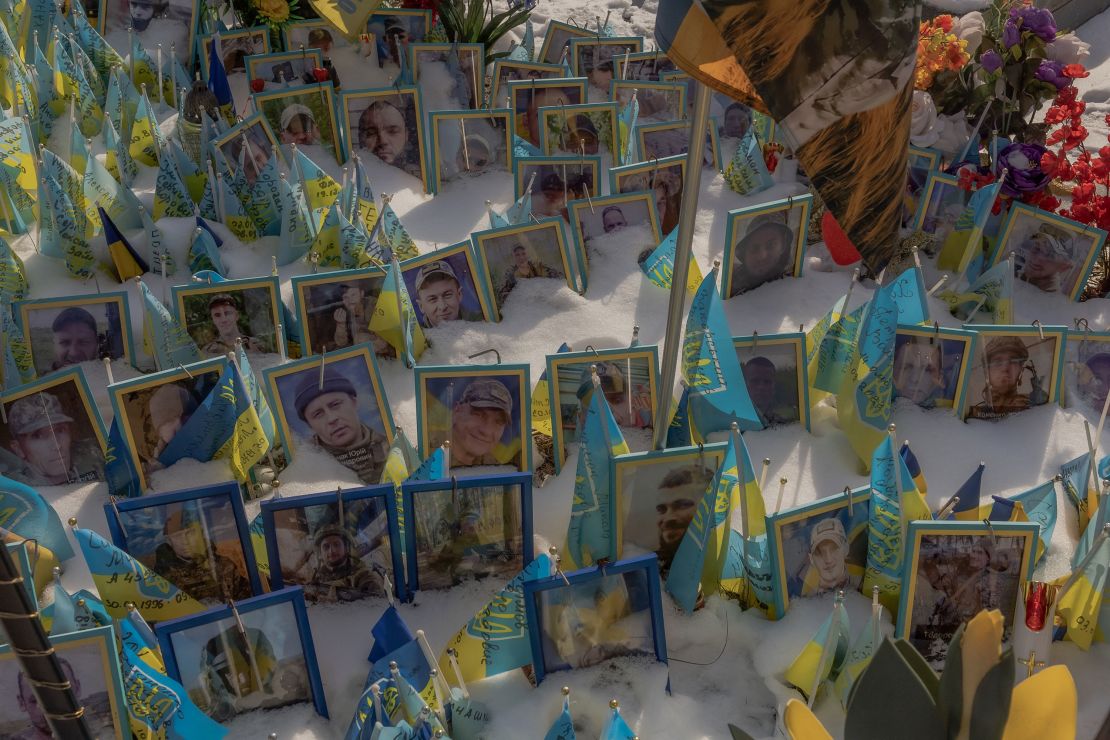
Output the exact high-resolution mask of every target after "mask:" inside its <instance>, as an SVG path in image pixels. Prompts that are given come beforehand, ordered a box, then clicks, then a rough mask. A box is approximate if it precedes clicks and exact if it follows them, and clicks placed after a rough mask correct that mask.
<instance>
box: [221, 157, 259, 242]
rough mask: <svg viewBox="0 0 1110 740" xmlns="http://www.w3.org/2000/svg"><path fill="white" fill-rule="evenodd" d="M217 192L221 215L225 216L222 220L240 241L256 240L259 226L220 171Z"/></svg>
mask: <svg viewBox="0 0 1110 740" xmlns="http://www.w3.org/2000/svg"><path fill="white" fill-rule="evenodd" d="M216 192H217V197H218V198H219V203H220V215H221V216H223V218H222V219H221V220H222V221H223V222H224V223H225V224H226V225H227V228H228V230H230V231H231V233H232V234H234V235H235V237H236V238H237V239H239V241H242V242H253V241H256V240H257V239H258V237H259V234H258V226H257V225H256V224H255V223H254V219H253V218H251V217H250V216H249V215H248V214H247V212H246V209H244V208H243V201H241V200H239V195H238V194H237V193H236V192H235V190H234V189H233V188H232V187H231V184H230V181H229V180H228V179H227V178H225V177H223V176H222V175H220V174H219V173H216Z"/></svg>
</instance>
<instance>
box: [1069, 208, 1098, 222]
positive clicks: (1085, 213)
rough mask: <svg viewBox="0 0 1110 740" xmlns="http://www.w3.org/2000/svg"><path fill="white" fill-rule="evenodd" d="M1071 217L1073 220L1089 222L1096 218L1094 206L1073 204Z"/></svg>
mask: <svg viewBox="0 0 1110 740" xmlns="http://www.w3.org/2000/svg"><path fill="white" fill-rule="evenodd" d="M1069 218H1071V220H1072V221H1078V222H1079V223H1081V224H1089V223H1091V222H1092V221H1094V220H1095V211H1094V209H1093V208H1091V207H1090V206H1087V205H1078V204H1077V205H1073V206H1072V207H1071V216H1069Z"/></svg>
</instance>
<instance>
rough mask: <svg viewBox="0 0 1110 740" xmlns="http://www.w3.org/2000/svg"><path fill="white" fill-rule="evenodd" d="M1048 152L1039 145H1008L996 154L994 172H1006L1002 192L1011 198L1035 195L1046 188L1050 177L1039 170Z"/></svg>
mask: <svg viewBox="0 0 1110 740" xmlns="http://www.w3.org/2000/svg"><path fill="white" fill-rule="evenodd" d="M1047 151H1048V150H1047V149H1045V148H1044V147H1043V146H1041V145H1040V144H1022V143H1020V142H1019V143H1016V144H1010V145H1009V146H1007V147H1005V148H1004V149H1003V150H1002V151H1000V152H999V153H998V163H997V165H995V172H996V173H997V174H999V175H1001V174H1002V171H1003V170H1005V171H1006V177H1005V178H1004V179H1003V180H1002V192H1003V193H1005V194H1006V195H1008V196H1010V197H1011V198H1018V197H1021V195H1022V194H1023V193H1035V192H1038V191H1040V190H1044V189H1045V188H1046V187H1048V183H1049V181H1051V180H1052V177H1051V176H1049V175H1048V174H1046V173H1045V172H1044V170H1042V169H1041V157H1043V156H1044V153H1045V152H1047Z"/></svg>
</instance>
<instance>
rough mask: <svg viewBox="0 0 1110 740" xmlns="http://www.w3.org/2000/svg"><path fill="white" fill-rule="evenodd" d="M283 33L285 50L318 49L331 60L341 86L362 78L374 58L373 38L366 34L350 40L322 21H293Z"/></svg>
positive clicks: (315, 19)
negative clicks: (367, 65) (346, 82)
mask: <svg viewBox="0 0 1110 740" xmlns="http://www.w3.org/2000/svg"><path fill="white" fill-rule="evenodd" d="M284 31H285V48H286V49H300V48H301V47H302V46H303V47H304V48H306V49H319V51H320V53H321V54H322V55H323V56H324V57H325V58H327V59H331V63H332V65H334V66H335V71H336V72H337V73H338V74H339V80H340V83H342V82H344V81H350V80H358V79H360V77H361V76H362V74H363V70H365V68H366V67H365V65H366V64H368V63H371V62H372V60H373V59H374V58H375V40H374V37H373V36H369V35H365V34H364V35H363V36H362V37H361V38H359V39H357V40H355V41H351V40H348V39H347V38H346V37H344V36H343V34H341V33H339V32H338V31H337V30H335V28H333V27H332V26H331V24H329V23H328V22H327V21H324V20H321V19H319V18H310V19H308V20H300V21H290V22H289V24H288V25H286V26H285V28H284Z"/></svg>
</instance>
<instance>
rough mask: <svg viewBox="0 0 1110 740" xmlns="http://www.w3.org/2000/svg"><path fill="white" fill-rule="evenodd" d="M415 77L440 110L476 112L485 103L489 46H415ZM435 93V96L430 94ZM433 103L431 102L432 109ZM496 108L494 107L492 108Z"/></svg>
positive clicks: (426, 96) (412, 52) (429, 98)
mask: <svg viewBox="0 0 1110 740" xmlns="http://www.w3.org/2000/svg"><path fill="white" fill-rule="evenodd" d="M410 53H411V54H412V57H411V58H412V77H413V79H414V80H415V81H416V85H417V87H419V88H420V90H421V93H422V94H423V95H424V97H425V99H426V100H428V101H433V100H434V101H437V105H442V104H443V103H444V102H447V101H450V103H451V105H443V107H442V108H440V110H476V109H478V108H481V107H482V103H484V102H485V100H484V99H485V95H486V90H485V83H486V47H485V46H484V45H483V44H429V43H421V44H412V45H411V49H410ZM430 91H434V95H429V92H430ZM430 105H431V102H429V106H430ZM490 107H491V108H492V107H493V106H492V105H491V106H490Z"/></svg>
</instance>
